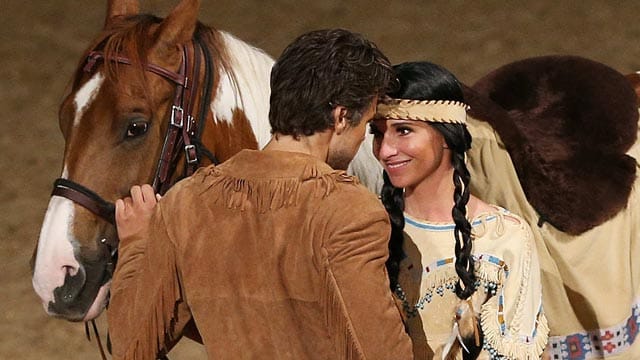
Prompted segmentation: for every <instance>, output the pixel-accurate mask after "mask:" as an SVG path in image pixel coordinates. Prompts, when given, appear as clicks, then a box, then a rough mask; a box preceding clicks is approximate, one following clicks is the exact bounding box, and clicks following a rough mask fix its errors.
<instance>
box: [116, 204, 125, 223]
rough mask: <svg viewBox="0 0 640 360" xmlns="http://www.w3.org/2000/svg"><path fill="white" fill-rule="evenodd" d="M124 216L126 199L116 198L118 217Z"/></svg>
mask: <svg viewBox="0 0 640 360" xmlns="http://www.w3.org/2000/svg"><path fill="white" fill-rule="evenodd" d="M123 217H124V201H122V199H118V200H116V219H122V218H123Z"/></svg>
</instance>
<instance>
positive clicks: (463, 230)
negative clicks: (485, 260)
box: [451, 151, 476, 300]
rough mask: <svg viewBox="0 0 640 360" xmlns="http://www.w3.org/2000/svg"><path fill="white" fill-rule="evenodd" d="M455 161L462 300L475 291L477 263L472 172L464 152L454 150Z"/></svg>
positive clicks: (454, 211)
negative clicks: (469, 209) (471, 216)
mask: <svg viewBox="0 0 640 360" xmlns="http://www.w3.org/2000/svg"><path fill="white" fill-rule="evenodd" d="M452 163H453V169H454V171H453V183H454V185H455V190H454V192H453V199H454V206H453V209H452V211H451V214H452V215H453V221H454V222H455V224H456V227H455V230H454V238H455V241H456V243H455V255H456V263H455V266H456V273H457V274H458V277H459V278H460V281H461V282H462V284H463V285H464V289H463V288H462V286H461V285H460V282H458V283H457V284H456V295H458V297H459V298H460V299H462V300H465V299H467V298H469V297H470V296H471V295H472V294H473V293H474V291H475V283H476V276H475V272H474V270H475V264H474V261H473V257H472V256H471V248H472V243H471V240H472V236H471V224H470V223H469V220H468V219H467V210H466V208H467V203H468V202H469V180H470V174H469V170H467V166H466V165H465V163H464V153H460V152H456V151H453V152H452Z"/></svg>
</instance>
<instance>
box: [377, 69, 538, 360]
mask: <svg viewBox="0 0 640 360" xmlns="http://www.w3.org/2000/svg"><path fill="white" fill-rule="evenodd" d="M395 70H396V72H397V76H398V80H399V87H398V90H396V91H394V92H393V93H390V94H389V96H390V98H388V99H386V100H384V101H383V102H382V103H380V104H379V105H378V111H377V115H376V118H375V119H374V121H372V123H371V132H372V133H373V135H374V144H373V151H374V155H375V156H376V158H377V159H378V160H379V161H380V163H381V164H382V166H383V167H384V180H385V184H384V186H383V189H382V196H381V198H382V201H383V203H384V205H385V207H386V208H387V211H388V212H389V216H390V218H391V222H392V226H393V230H392V235H391V241H390V245H389V246H390V258H389V260H388V262H387V268H388V271H389V277H390V279H391V287H392V290H393V291H394V293H395V294H396V296H397V298H398V301H399V303H401V308H402V310H403V313H404V317H405V322H406V327H407V331H408V332H409V335H410V336H411V338H412V340H413V343H414V354H415V356H416V358H417V359H418V358H423V359H424V358H434V357H437V358H439V359H441V358H452V359H460V358H465V359H467V358H476V357H478V356H479V357H481V358H492V359H534V358H539V357H540V356H541V355H542V351H543V349H544V347H545V345H546V342H547V336H548V328H547V324H546V318H545V316H544V314H543V312H542V304H541V286H540V273H539V272H540V270H539V265H538V260H537V255H536V252H535V246H534V243H533V239H532V237H531V230H530V228H529V227H528V225H527V224H526V223H525V222H524V221H523V220H522V219H521V218H520V217H519V216H517V215H515V214H511V213H509V212H508V211H507V210H505V209H502V208H500V207H498V206H494V205H490V204H487V203H485V202H483V201H482V200H480V199H478V198H477V197H475V196H473V195H470V194H469V181H470V175H469V172H468V170H467V168H466V165H465V156H466V155H465V154H466V151H467V150H468V149H469V148H470V146H471V136H470V134H469V132H468V131H467V128H466V125H465V122H466V105H465V104H464V99H463V95H462V89H461V86H460V84H459V83H458V81H457V79H456V78H455V77H454V76H453V75H452V74H451V73H449V72H448V71H447V70H445V69H443V68H441V67H439V66H437V65H434V64H431V63H427V62H416V63H404V64H400V65H397V66H395Z"/></svg>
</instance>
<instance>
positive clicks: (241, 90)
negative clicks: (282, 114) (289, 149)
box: [211, 32, 273, 148]
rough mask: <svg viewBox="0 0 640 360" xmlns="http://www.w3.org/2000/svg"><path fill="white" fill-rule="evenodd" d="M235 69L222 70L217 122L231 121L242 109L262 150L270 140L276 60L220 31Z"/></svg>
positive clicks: (216, 103)
mask: <svg viewBox="0 0 640 360" xmlns="http://www.w3.org/2000/svg"><path fill="white" fill-rule="evenodd" d="M221 34H222V38H223V39H224V42H225V45H226V47H227V49H228V54H229V57H230V64H229V66H230V67H231V68H232V69H233V72H232V73H230V72H229V69H225V70H224V71H222V75H221V79H220V85H219V86H218V90H217V94H216V98H215V99H214V100H213V102H212V103H211V109H212V110H213V113H214V114H215V115H216V118H217V120H216V121H229V122H230V121H232V119H233V111H234V110H236V109H239V110H242V111H243V112H244V114H245V115H246V116H247V118H248V119H249V122H250V124H251V128H252V129H253V133H254V134H255V136H256V140H257V141H258V147H259V148H262V147H263V146H265V145H266V144H267V142H269V139H271V131H270V130H271V128H270V126H269V119H268V117H269V94H270V93H271V89H270V87H269V81H270V75H271V67H272V66H273V59H272V58H271V57H269V55H267V54H265V53H264V51H262V50H260V49H257V48H255V47H253V46H250V45H248V44H247V43H245V42H243V41H241V40H238V39H237V38H235V37H234V36H233V35H231V34H228V33H225V32H221Z"/></svg>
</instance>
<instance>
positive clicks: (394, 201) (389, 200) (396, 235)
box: [380, 171, 404, 290]
mask: <svg viewBox="0 0 640 360" xmlns="http://www.w3.org/2000/svg"><path fill="white" fill-rule="evenodd" d="M383 178H384V184H383V185H382V190H381V192H380V198H381V200H382V204H383V205H384V207H385V209H386V210H387V213H389V220H390V221H391V238H390V239H389V259H387V263H386V265H387V272H388V273H389V285H390V286H391V290H395V288H396V285H397V284H398V273H399V272H400V261H401V260H402V258H403V257H404V253H403V250H402V243H403V241H404V235H403V230H404V213H403V212H404V196H403V193H402V189H398V188H396V187H394V186H393V185H391V181H390V180H389V176H388V175H387V172H386V171H385V172H384V173H383Z"/></svg>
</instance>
